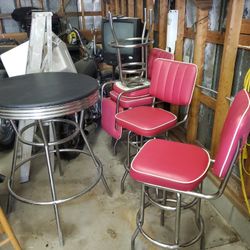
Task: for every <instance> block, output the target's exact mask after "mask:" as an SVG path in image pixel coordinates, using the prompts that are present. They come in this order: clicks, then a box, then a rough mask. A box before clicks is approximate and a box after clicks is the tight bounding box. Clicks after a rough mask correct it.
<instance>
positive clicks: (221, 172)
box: [213, 90, 250, 178]
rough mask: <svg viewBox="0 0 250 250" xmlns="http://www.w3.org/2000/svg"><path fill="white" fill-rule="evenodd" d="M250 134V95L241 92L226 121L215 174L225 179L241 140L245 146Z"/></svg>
mask: <svg viewBox="0 0 250 250" xmlns="http://www.w3.org/2000/svg"><path fill="white" fill-rule="evenodd" d="M249 132H250V95H249V93H248V92H247V91H245V90H241V91H239V92H238V94H237V95H236V96H235V98H234V101H233V103H232V105H231V107H230V109H229V111H228V114H227V118H226V120H225V123H224V126H223V129H222V133H221V138H220V144H219V148H218V151H217V154H216V157H215V163H214V166H213V173H214V174H215V175H217V176H218V177H220V178H224V177H225V175H226V174H227V171H228V169H229V167H230V165H231V162H232V159H233V157H234V155H235V153H236V148H237V145H238V142H239V140H240V139H242V140H243V144H244V143H245V142H246V140H247V136H248V134H249Z"/></svg>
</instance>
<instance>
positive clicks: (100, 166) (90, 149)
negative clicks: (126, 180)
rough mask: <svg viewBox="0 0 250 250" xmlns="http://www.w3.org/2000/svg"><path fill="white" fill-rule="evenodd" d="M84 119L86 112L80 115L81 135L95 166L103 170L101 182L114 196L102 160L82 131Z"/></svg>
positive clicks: (109, 193) (110, 194)
mask: <svg viewBox="0 0 250 250" xmlns="http://www.w3.org/2000/svg"><path fill="white" fill-rule="evenodd" d="M83 117H84V110H82V111H81V115H80V121H79V128H80V132H81V135H82V138H83V140H84V142H85V144H86V146H87V148H88V151H89V153H90V156H91V158H92V160H93V162H94V164H95V166H96V167H97V168H98V169H101V172H102V173H101V180H102V183H103V185H104V187H105V189H106V192H107V193H108V195H109V196H112V192H111V190H110V188H109V186H108V184H107V181H106V178H105V177H104V175H103V167H102V163H101V161H100V160H98V159H97V157H96V156H95V155H94V152H93V150H92V148H91V147H90V145H89V142H88V140H87V137H86V135H85V133H84V131H83V129H82V123H83Z"/></svg>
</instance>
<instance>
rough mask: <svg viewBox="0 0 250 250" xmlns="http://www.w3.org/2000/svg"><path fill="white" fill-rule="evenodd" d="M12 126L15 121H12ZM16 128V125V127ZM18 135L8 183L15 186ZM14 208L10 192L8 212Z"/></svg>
mask: <svg viewBox="0 0 250 250" xmlns="http://www.w3.org/2000/svg"><path fill="white" fill-rule="evenodd" d="M11 123H12V126H15V125H13V124H14V123H13V122H12V121H11ZM14 128H15V127H14ZM18 142H19V139H18V136H17V134H16V139H15V145H14V151H13V156H12V165H11V172H10V178H9V183H8V185H9V186H10V187H11V188H13V180H14V176H15V166H16V161H17V152H18ZM12 209H13V198H12V195H11V194H10V192H9V194H8V200H7V207H6V213H7V214H9V213H11V212H12Z"/></svg>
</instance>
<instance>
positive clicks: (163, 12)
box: [158, 0, 168, 49]
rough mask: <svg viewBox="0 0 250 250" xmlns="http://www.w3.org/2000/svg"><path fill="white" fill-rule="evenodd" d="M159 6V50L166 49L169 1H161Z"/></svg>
mask: <svg viewBox="0 0 250 250" xmlns="http://www.w3.org/2000/svg"><path fill="white" fill-rule="evenodd" d="M159 4H160V6H159V11H158V14H159V17H158V19H159V26H158V27H159V46H158V47H159V48H161V49H165V48H166V36H167V22H168V20H167V16H168V1H166V0H160V3H159Z"/></svg>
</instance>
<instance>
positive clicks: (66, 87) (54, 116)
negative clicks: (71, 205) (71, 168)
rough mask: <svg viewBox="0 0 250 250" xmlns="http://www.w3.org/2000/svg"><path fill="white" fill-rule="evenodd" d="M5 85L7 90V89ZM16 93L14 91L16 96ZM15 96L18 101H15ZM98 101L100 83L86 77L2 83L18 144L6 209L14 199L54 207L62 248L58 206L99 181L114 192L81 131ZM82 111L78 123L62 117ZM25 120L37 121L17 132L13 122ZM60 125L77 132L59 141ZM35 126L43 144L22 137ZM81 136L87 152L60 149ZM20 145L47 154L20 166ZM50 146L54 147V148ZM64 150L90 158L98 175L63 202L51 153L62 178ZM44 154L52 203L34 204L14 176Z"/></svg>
mask: <svg viewBox="0 0 250 250" xmlns="http://www.w3.org/2000/svg"><path fill="white" fill-rule="evenodd" d="M6 86H7V88H5V87H6ZM43 90H44V91H45V92H46V93H47V94H48V95H47V96H46V97H43V96H41V95H42V94H46V93H45V92H44V93H43ZM56 90H57V91H56ZM3 91H4V92H5V95H3V94H1V93H4V92H3ZM13 91H15V93H14V92H13ZM27 91H28V92H27ZM58 92H60V93H58ZM11 95H13V96H11ZM4 96H9V98H5V97H4ZM14 96H15V97H16V98H14ZM25 97H26V98H25ZM12 98H14V99H12ZM43 100H44V101H43ZM97 100H98V85H97V82H96V80H95V79H93V78H91V77H88V76H85V75H78V74H73V73H62V72H60V73H39V74H30V75H25V76H19V77H13V78H9V79H7V80H4V81H2V82H1V83H0V117H2V118H5V119H10V120H11V123H12V125H13V127H14V129H15V131H16V142H15V147H14V152H13V160H12V167H11V174H10V177H9V180H8V189H9V192H10V194H11V195H9V199H8V205H7V209H8V210H9V211H10V210H11V204H12V201H11V200H12V199H11V198H12V197H14V198H16V199H17V200H19V201H22V202H25V203H29V204H35V205H52V206H53V208H54V213H55V219H56V225H57V231H58V236H59V242H60V244H61V245H63V244H64V239H63V234H62V229H61V223H60V216H59V210H58V204H60V203H63V202H66V201H70V200H72V199H75V198H77V197H79V196H81V195H83V194H85V193H86V192H88V191H90V190H91V189H92V188H93V187H94V186H95V185H96V184H97V183H98V182H99V181H100V180H101V181H102V182H103V184H104V187H105V189H106V191H107V193H108V194H109V195H111V191H110V189H109V187H108V185H107V182H106V179H105V177H104V175H103V167H102V163H101V161H100V160H99V159H98V158H97V157H96V156H95V154H94V152H93V150H92V149H91V147H90V145H89V143H88V140H87V138H86V135H85V133H84V131H83V129H82V121H83V115H84V109H87V108H89V107H90V106H92V105H93V104H95V103H96V101H97ZM79 111H81V116H80V117H81V118H80V121H79V122H77V123H76V122H74V121H72V120H66V119H63V118H60V117H62V116H64V115H67V114H72V113H75V112H79ZM22 119H24V120H25V119H32V120H34V122H33V123H32V124H29V125H28V126H26V127H24V128H23V129H22V130H21V131H19V132H18V129H17V127H16V126H15V123H14V122H13V120H22ZM57 122H63V123H68V124H70V125H71V126H74V128H75V130H74V131H73V133H72V134H71V135H70V136H68V137H67V138H60V139H57V138H56V129H55V126H54V125H55V123H57ZM48 124H51V126H52V131H53V133H54V140H53V141H50V140H49V139H48V138H47V136H46V133H45V130H44V126H47V125H48ZM32 126H34V127H38V128H39V129H40V133H41V142H31V141H27V140H25V139H24V136H23V134H24V133H25V131H27V130H28V129H29V128H31V127H32ZM79 133H80V134H81V136H82V138H83V140H84V142H85V145H86V146H85V148H87V151H85V150H79V149H59V145H60V144H63V143H65V142H68V141H69V140H71V139H73V138H74V137H75V136H77V135H78V134H79ZM19 143H24V144H27V145H30V146H37V147H40V148H43V149H44V152H38V153H35V154H33V155H32V156H31V157H29V158H28V159H24V160H22V161H21V162H19V163H17V148H18V144H19ZM51 146H53V147H54V149H53V147H51ZM51 148H52V149H51ZM62 151H77V152H80V153H83V154H85V155H87V156H89V157H91V159H92V161H93V163H94V165H95V167H96V176H95V179H94V180H93V181H92V183H91V184H89V185H88V186H87V187H85V188H84V189H82V190H81V191H80V192H79V193H77V194H74V195H72V196H70V197H67V198H64V199H58V197H57V194H56V185H55V181H54V176H53V174H54V173H53V169H52V164H51V157H50V156H51V154H54V153H56V155H57V158H58V161H59V171H60V175H62V174H63V171H62V168H61V165H60V152H62ZM41 155H44V156H45V159H46V167H47V171H48V178H49V185H50V191H51V201H34V200H31V199H26V198H24V197H22V196H20V195H18V194H17V193H16V191H15V190H14V176H15V172H16V170H17V169H18V168H19V167H21V166H22V165H23V164H25V163H26V162H28V161H31V160H32V159H34V158H37V157H39V156H41ZM11 196H12V197H11Z"/></svg>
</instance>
